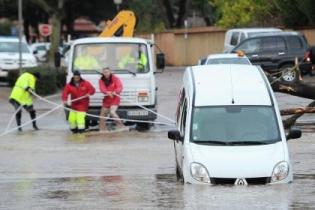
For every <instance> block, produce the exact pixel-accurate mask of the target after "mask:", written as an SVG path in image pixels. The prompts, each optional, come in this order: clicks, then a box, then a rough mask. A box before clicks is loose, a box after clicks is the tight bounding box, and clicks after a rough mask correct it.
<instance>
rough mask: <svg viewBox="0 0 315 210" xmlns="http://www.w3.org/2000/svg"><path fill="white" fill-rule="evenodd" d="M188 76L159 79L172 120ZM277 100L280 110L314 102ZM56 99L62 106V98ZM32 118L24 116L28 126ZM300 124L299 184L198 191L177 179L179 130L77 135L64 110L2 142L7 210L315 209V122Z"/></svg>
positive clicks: (293, 150)
mask: <svg viewBox="0 0 315 210" xmlns="http://www.w3.org/2000/svg"><path fill="white" fill-rule="evenodd" d="M182 74H183V69H182V68H168V69H167V70H166V71H165V72H164V73H163V74H156V78H157V86H158V101H159V103H158V104H159V108H158V110H159V113H161V114H163V115H165V116H168V117H170V118H172V119H174V115H175V110H176V102H177V98H178V92H179V89H180V84H181V80H182ZM307 79H308V80H309V81H310V82H312V80H313V78H307ZM314 81H315V78H314ZM9 91H10V89H9V88H7V87H3V86H2V87H0V128H1V129H0V133H2V132H3V131H4V130H5V128H6V126H7V124H8V122H9V120H10V118H11V117H12V114H13V112H14V111H13V108H12V107H11V106H10V104H9V103H8V102H7V97H8V94H9ZM276 95H277V99H278V103H279V106H280V108H291V107H297V106H305V105H307V104H308V103H310V102H311V100H308V99H303V98H299V97H294V96H288V95H285V94H280V93H277V94H276ZM50 99H51V100H53V101H55V102H60V100H59V95H58V94H57V95H56V96H52V97H50ZM34 105H35V108H36V109H37V110H38V114H39V115H40V114H43V113H45V112H47V111H49V110H51V108H53V106H51V105H48V104H45V103H44V102H41V101H37V100H36V101H35V103H34ZM28 120H29V116H28V115H27V114H26V113H25V112H23V122H26V121H28ZM158 120H159V121H163V119H161V118H159V119H158ZM298 122H299V124H298V125H299V126H300V127H301V128H302V129H303V131H304V133H303V137H302V138H301V139H298V140H292V141H289V143H288V144H289V152H290V158H291V162H292V165H293V171H294V181H293V183H291V184H283V185H266V186H247V187H236V186H202V185H201V186H199V185H189V184H186V185H183V184H181V183H180V182H177V180H176V176H175V161H174V160H175V159H174V150H173V143H172V141H171V140H169V139H167V131H168V130H169V129H172V127H170V126H162V125H159V126H154V127H152V128H151V129H150V130H149V131H146V132H139V131H136V130H131V131H122V132H112V133H107V134H99V133H97V132H91V133H87V134H79V135H73V134H71V133H70V132H69V131H68V126H67V122H66V121H65V116H64V111H63V110H57V111H55V112H53V113H52V114H50V115H48V116H47V117H44V118H42V119H40V120H39V121H38V124H39V127H40V130H39V131H33V129H32V128H31V126H30V125H27V126H25V127H24V129H23V130H24V131H23V132H22V133H18V132H16V131H14V132H12V133H10V134H8V135H6V136H2V137H0V209H5V210H9V209H253V208H255V209H315V190H314V189H315V153H314V151H315V143H314V142H315V138H314V137H315V134H314V129H313V128H314V125H315V124H314V122H315V116H313V115H312V114H308V115H306V116H304V117H302V118H301V119H299V121H298ZM14 126H15V123H13V124H12V126H11V128H13V127H14Z"/></svg>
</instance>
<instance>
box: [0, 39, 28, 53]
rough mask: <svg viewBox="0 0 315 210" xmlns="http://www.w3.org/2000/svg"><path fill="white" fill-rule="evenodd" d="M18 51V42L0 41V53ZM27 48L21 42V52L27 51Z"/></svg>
mask: <svg viewBox="0 0 315 210" xmlns="http://www.w3.org/2000/svg"><path fill="white" fill-rule="evenodd" d="M3 52H4V53H18V52H19V43H18V42H0V53H3ZM29 52H30V51H29V49H28V47H27V45H26V44H25V43H22V53H29Z"/></svg>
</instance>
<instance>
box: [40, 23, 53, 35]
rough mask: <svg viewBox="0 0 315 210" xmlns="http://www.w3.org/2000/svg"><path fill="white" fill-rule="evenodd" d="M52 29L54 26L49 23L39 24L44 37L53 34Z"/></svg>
mask: <svg viewBox="0 0 315 210" xmlns="http://www.w3.org/2000/svg"><path fill="white" fill-rule="evenodd" d="M51 29H52V27H51V25H49V24H39V25H38V30H39V33H40V35H42V36H44V37H47V36H50V35H51V31H52V30H51Z"/></svg>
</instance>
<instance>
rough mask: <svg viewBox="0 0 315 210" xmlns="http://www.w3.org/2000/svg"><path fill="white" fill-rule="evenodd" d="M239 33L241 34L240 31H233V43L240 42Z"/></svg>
mask: <svg viewBox="0 0 315 210" xmlns="http://www.w3.org/2000/svg"><path fill="white" fill-rule="evenodd" d="M239 34H240V33H239V32H233V33H232V37H231V42H230V44H231V45H233V46H235V45H237V44H238V37H239Z"/></svg>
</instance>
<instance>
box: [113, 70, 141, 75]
mask: <svg viewBox="0 0 315 210" xmlns="http://www.w3.org/2000/svg"><path fill="white" fill-rule="evenodd" d="M119 71H126V72H128V73H129V74H132V75H133V76H137V74H136V72H133V71H131V70H129V69H117V70H115V72H116V73H117V72H119Z"/></svg>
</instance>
